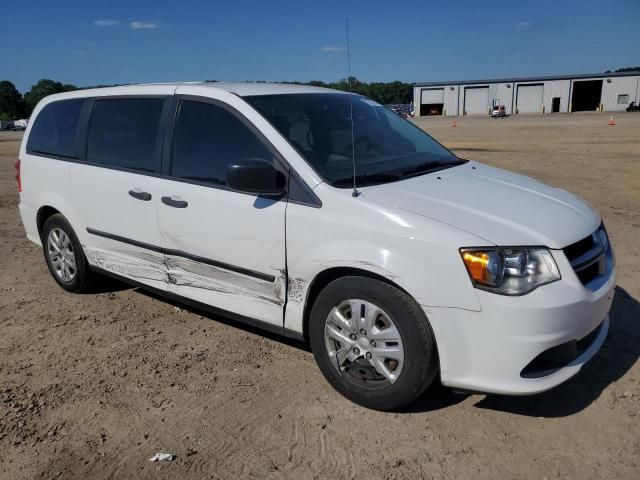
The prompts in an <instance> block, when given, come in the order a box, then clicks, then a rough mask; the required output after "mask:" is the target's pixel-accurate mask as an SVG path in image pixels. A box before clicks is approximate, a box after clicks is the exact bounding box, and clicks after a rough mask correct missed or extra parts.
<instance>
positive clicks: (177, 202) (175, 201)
mask: <svg viewBox="0 0 640 480" xmlns="http://www.w3.org/2000/svg"><path fill="white" fill-rule="evenodd" d="M161 200H162V203H164V204H165V205H169V206H170V207H173V208H187V206H188V205H189V202H187V201H185V200H182V199H181V198H180V197H162V199H161Z"/></svg>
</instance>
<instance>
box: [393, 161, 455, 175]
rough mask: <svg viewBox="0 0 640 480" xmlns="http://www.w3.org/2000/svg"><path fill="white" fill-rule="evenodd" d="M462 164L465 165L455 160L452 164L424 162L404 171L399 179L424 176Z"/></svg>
mask: <svg viewBox="0 0 640 480" xmlns="http://www.w3.org/2000/svg"><path fill="white" fill-rule="evenodd" d="M463 163H465V161H464V160H457V161H453V162H437V161H435V162H425V163H421V164H419V165H416V166H414V167H411V168H410V169H408V170H405V171H404V172H402V173H401V174H400V175H399V176H400V177H401V178H410V177H415V176H417V175H424V174H425V173H431V172H436V171H438V170H443V169H445V168H449V167H455V166H457V165H462V164H463Z"/></svg>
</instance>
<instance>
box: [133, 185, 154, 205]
mask: <svg viewBox="0 0 640 480" xmlns="http://www.w3.org/2000/svg"><path fill="white" fill-rule="evenodd" d="M129 195H131V196H132V197H133V198H135V199H138V200H143V201H145V202H148V201H149V200H151V194H150V193H149V192H143V191H142V190H140V189H139V188H134V189H133V190H129Z"/></svg>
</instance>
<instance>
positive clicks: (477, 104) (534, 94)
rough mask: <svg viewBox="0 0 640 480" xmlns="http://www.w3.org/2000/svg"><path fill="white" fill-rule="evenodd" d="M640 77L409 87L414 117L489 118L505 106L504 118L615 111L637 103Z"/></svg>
mask: <svg viewBox="0 0 640 480" xmlns="http://www.w3.org/2000/svg"><path fill="white" fill-rule="evenodd" d="M639 87H640V73H638V72H620V73H595V74H587V75H560V76H555V77H527V78H501V79H493V80H469V81H459V82H429V83H418V84H415V85H414V90H413V104H414V105H415V106H416V116H425V115H447V116H457V115H488V114H489V113H490V112H491V108H492V107H493V106H496V105H504V106H505V108H506V111H507V114H508V115H511V114H523V113H554V112H581V111H600V112H617V111H622V110H625V109H626V108H627V106H629V103H630V102H633V101H635V102H640V98H639V95H640V92H639V91H638V90H639Z"/></svg>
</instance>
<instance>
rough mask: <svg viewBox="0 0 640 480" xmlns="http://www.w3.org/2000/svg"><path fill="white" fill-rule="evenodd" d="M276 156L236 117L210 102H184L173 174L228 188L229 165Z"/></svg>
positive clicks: (180, 116) (175, 138)
mask: <svg viewBox="0 0 640 480" xmlns="http://www.w3.org/2000/svg"><path fill="white" fill-rule="evenodd" d="M247 158H262V159H265V160H271V159H272V158H273V155H272V154H271V152H270V151H269V149H268V148H267V147H266V146H265V145H264V144H263V143H262V142H261V141H260V139H259V138H258V137H256V135H255V134H254V133H253V132H252V131H251V130H250V129H249V128H248V127H247V126H246V125H245V124H244V123H242V121H240V120H239V119H238V118H237V117H236V116H235V115H233V114H232V113H230V112H229V111H227V110H225V109H224V108H222V107H219V106H216V105H212V104H210V103H204V102H196V101H190V100H183V101H182V102H180V107H179V110H178V118H177V120H176V126H175V132H174V139H173V154H172V162H171V175H172V176H174V177H179V178H185V179H190V180H197V181H200V182H207V183H212V184H216V185H226V177H227V175H226V172H227V166H228V165H229V163H231V162H234V161H236V160H241V159H247Z"/></svg>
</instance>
